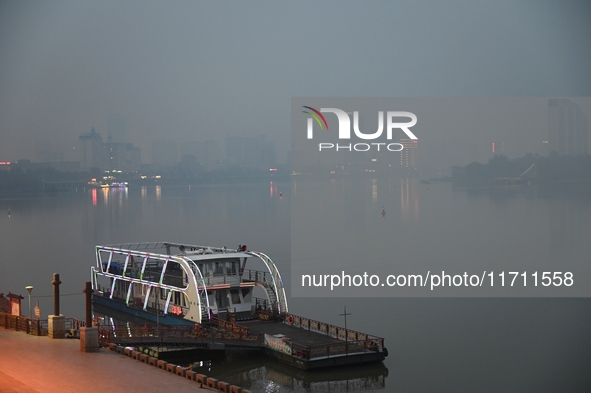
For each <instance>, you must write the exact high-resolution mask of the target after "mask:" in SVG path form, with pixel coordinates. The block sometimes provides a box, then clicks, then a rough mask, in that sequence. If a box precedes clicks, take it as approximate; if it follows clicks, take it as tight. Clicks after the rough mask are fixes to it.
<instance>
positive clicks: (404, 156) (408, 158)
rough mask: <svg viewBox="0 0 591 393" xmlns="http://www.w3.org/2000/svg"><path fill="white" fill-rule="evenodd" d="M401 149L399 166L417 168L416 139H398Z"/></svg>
mask: <svg viewBox="0 0 591 393" xmlns="http://www.w3.org/2000/svg"><path fill="white" fill-rule="evenodd" d="M399 143H400V144H401V145H402V146H403V149H402V150H401V151H400V167H401V168H406V169H416V168H417V147H418V146H419V144H418V142H417V140H416V139H406V138H404V139H400V142H399Z"/></svg>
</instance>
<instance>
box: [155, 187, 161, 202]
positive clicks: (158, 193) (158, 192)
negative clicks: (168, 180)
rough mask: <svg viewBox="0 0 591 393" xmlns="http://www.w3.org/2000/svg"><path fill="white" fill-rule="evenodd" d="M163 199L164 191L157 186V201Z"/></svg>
mask: <svg viewBox="0 0 591 393" xmlns="http://www.w3.org/2000/svg"><path fill="white" fill-rule="evenodd" d="M161 199H162V190H161V188H160V186H156V200H157V201H159V200H161Z"/></svg>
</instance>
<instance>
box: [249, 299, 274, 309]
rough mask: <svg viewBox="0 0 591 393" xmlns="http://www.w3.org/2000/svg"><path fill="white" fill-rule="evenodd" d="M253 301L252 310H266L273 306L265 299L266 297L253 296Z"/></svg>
mask: <svg viewBox="0 0 591 393" xmlns="http://www.w3.org/2000/svg"><path fill="white" fill-rule="evenodd" d="M252 301H253V307H254V310H253V311H255V312H256V311H261V310H264V311H268V310H272V309H273V307H272V306H271V302H270V301H269V300H268V299H266V298H260V297H254V296H253V298H252Z"/></svg>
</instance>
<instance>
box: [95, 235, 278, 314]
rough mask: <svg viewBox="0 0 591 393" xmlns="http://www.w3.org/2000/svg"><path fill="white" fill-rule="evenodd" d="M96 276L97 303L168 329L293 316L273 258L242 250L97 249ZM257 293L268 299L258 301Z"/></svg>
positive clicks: (169, 245) (176, 245) (172, 245)
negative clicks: (212, 320) (213, 319)
mask: <svg viewBox="0 0 591 393" xmlns="http://www.w3.org/2000/svg"><path fill="white" fill-rule="evenodd" d="M247 266H248V268H247ZM91 275H92V287H93V290H94V293H93V302H94V303H96V304H101V305H103V306H107V307H110V308H112V309H115V310H118V311H122V312H125V313H127V314H131V315H134V316H136V317H139V318H143V319H146V320H150V321H153V322H160V323H162V324H168V325H194V324H196V323H198V324H201V323H206V322H208V321H209V320H210V318H211V317H213V316H218V317H220V316H223V317H224V319H227V320H231V321H236V320H246V319H252V318H255V317H257V316H258V317H260V315H261V314H264V313H268V315H269V316H271V315H277V316H280V315H286V314H287V313H288V307H287V299H286V296H285V289H284V286H283V280H282V279H281V275H280V274H279V270H278V269H277V267H276V266H275V264H274V263H273V261H272V260H271V258H269V257H268V256H267V255H265V254H263V253H261V252H256V251H250V250H248V248H247V247H246V246H242V245H240V246H239V247H238V248H237V249H227V248H225V247H222V248H216V247H208V246H197V245H190V244H184V243H183V244H180V243H168V242H158V243H134V244H122V245H108V246H97V247H96V266H94V267H93V268H92V269H91ZM256 288H260V289H259V290H257V289H256ZM256 292H258V294H262V296H261V297H255V294H257V293H256Z"/></svg>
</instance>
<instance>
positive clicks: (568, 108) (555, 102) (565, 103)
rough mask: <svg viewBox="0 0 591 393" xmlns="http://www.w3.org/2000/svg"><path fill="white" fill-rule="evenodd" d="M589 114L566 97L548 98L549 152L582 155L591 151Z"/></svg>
mask: <svg viewBox="0 0 591 393" xmlns="http://www.w3.org/2000/svg"><path fill="white" fill-rule="evenodd" d="M588 135H589V125H588V120H587V115H586V114H585V113H584V112H583V111H582V110H581V108H580V107H579V105H577V104H576V103H574V102H571V101H570V100H569V99H566V98H551V99H549V100H548V152H552V151H554V152H556V153H558V154H563V155H564V154H569V155H580V154H588V153H589V136H588Z"/></svg>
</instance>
